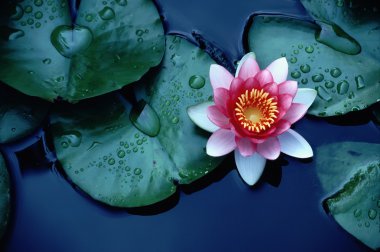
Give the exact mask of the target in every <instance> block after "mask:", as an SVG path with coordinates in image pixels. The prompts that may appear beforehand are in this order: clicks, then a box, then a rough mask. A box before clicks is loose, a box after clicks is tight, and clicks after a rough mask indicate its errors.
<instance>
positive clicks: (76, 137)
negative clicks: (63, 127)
mask: <svg viewBox="0 0 380 252" xmlns="http://www.w3.org/2000/svg"><path fill="white" fill-rule="evenodd" d="M62 138H63V139H65V141H67V142H68V144H69V145H70V146H71V147H78V146H79V145H80V144H81V142H82V134H81V133H80V132H79V131H69V132H66V133H64V134H63V135H62Z"/></svg>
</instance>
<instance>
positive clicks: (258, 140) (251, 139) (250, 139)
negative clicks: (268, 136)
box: [249, 137, 265, 144]
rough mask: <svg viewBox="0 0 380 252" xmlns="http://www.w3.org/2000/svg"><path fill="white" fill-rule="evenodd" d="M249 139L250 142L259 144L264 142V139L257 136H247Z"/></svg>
mask: <svg viewBox="0 0 380 252" xmlns="http://www.w3.org/2000/svg"><path fill="white" fill-rule="evenodd" d="M249 141H251V142H252V143H254V144H260V143H264V142H265V139H259V138H253V137H250V138H249Z"/></svg>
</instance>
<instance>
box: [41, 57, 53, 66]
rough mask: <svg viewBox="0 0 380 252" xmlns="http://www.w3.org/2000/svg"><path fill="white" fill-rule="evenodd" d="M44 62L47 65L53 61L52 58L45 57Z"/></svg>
mask: <svg viewBox="0 0 380 252" xmlns="http://www.w3.org/2000/svg"><path fill="white" fill-rule="evenodd" d="M42 63H44V64H45V65H49V64H50V63H51V59H50V58H46V59H43V60H42Z"/></svg>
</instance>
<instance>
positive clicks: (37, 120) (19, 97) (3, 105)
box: [0, 84, 50, 143]
mask: <svg viewBox="0 0 380 252" xmlns="http://www.w3.org/2000/svg"><path fill="white" fill-rule="evenodd" d="M49 105H50V104H49V103H48V102H44V101H42V100H40V99H38V98H35V97H30V96H26V95H24V94H21V93H19V92H17V91H15V90H12V89H11V88H9V87H7V86H5V85H3V84H0V143H9V142H12V141H15V140H19V139H21V138H23V137H26V136H28V135H29V134H31V133H32V132H33V131H34V130H36V128H37V127H39V126H40V125H41V123H42V121H43V120H44V119H45V118H46V116H47V113H48V111H49Z"/></svg>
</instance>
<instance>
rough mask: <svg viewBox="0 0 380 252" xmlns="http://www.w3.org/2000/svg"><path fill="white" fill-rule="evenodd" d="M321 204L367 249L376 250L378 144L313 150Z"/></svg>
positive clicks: (336, 145) (347, 144) (379, 181)
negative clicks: (322, 198) (325, 197)
mask: <svg viewBox="0 0 380 252" xmlns="http://www.w3.org/2000/svg"><path fill="white" fill-rule="evenodd" d="M317 173H318V176H319V179H320V181H321V184H322V187H323V189H324V190H325V192H326V193H328V194H330V195H332V196H330V197H328V198H327V199H326V200H325V205H326V207H327V209H328V210H329V212H330V213H331V214H332V215H333V217H334V218H335V220H336V221H337V222H338V223H339V224H340V225H341V226H342V227H343V228H344V229H345V230H347V231H348V232H349V233H351V234H352V235H354V236H355V237H356V238H358V239H359V240H361V241H362V242H363V243H365V244H366V245H367V246H369V247H371V248H373V249H378V248H380V239H379V237H380V236H379V235H380V234H379V230H380V223H379V214H380V144H370V143H359V142H343V143H334V144H329V145H325V146H322V147H320V148H318V149H317Z"/></svg>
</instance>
